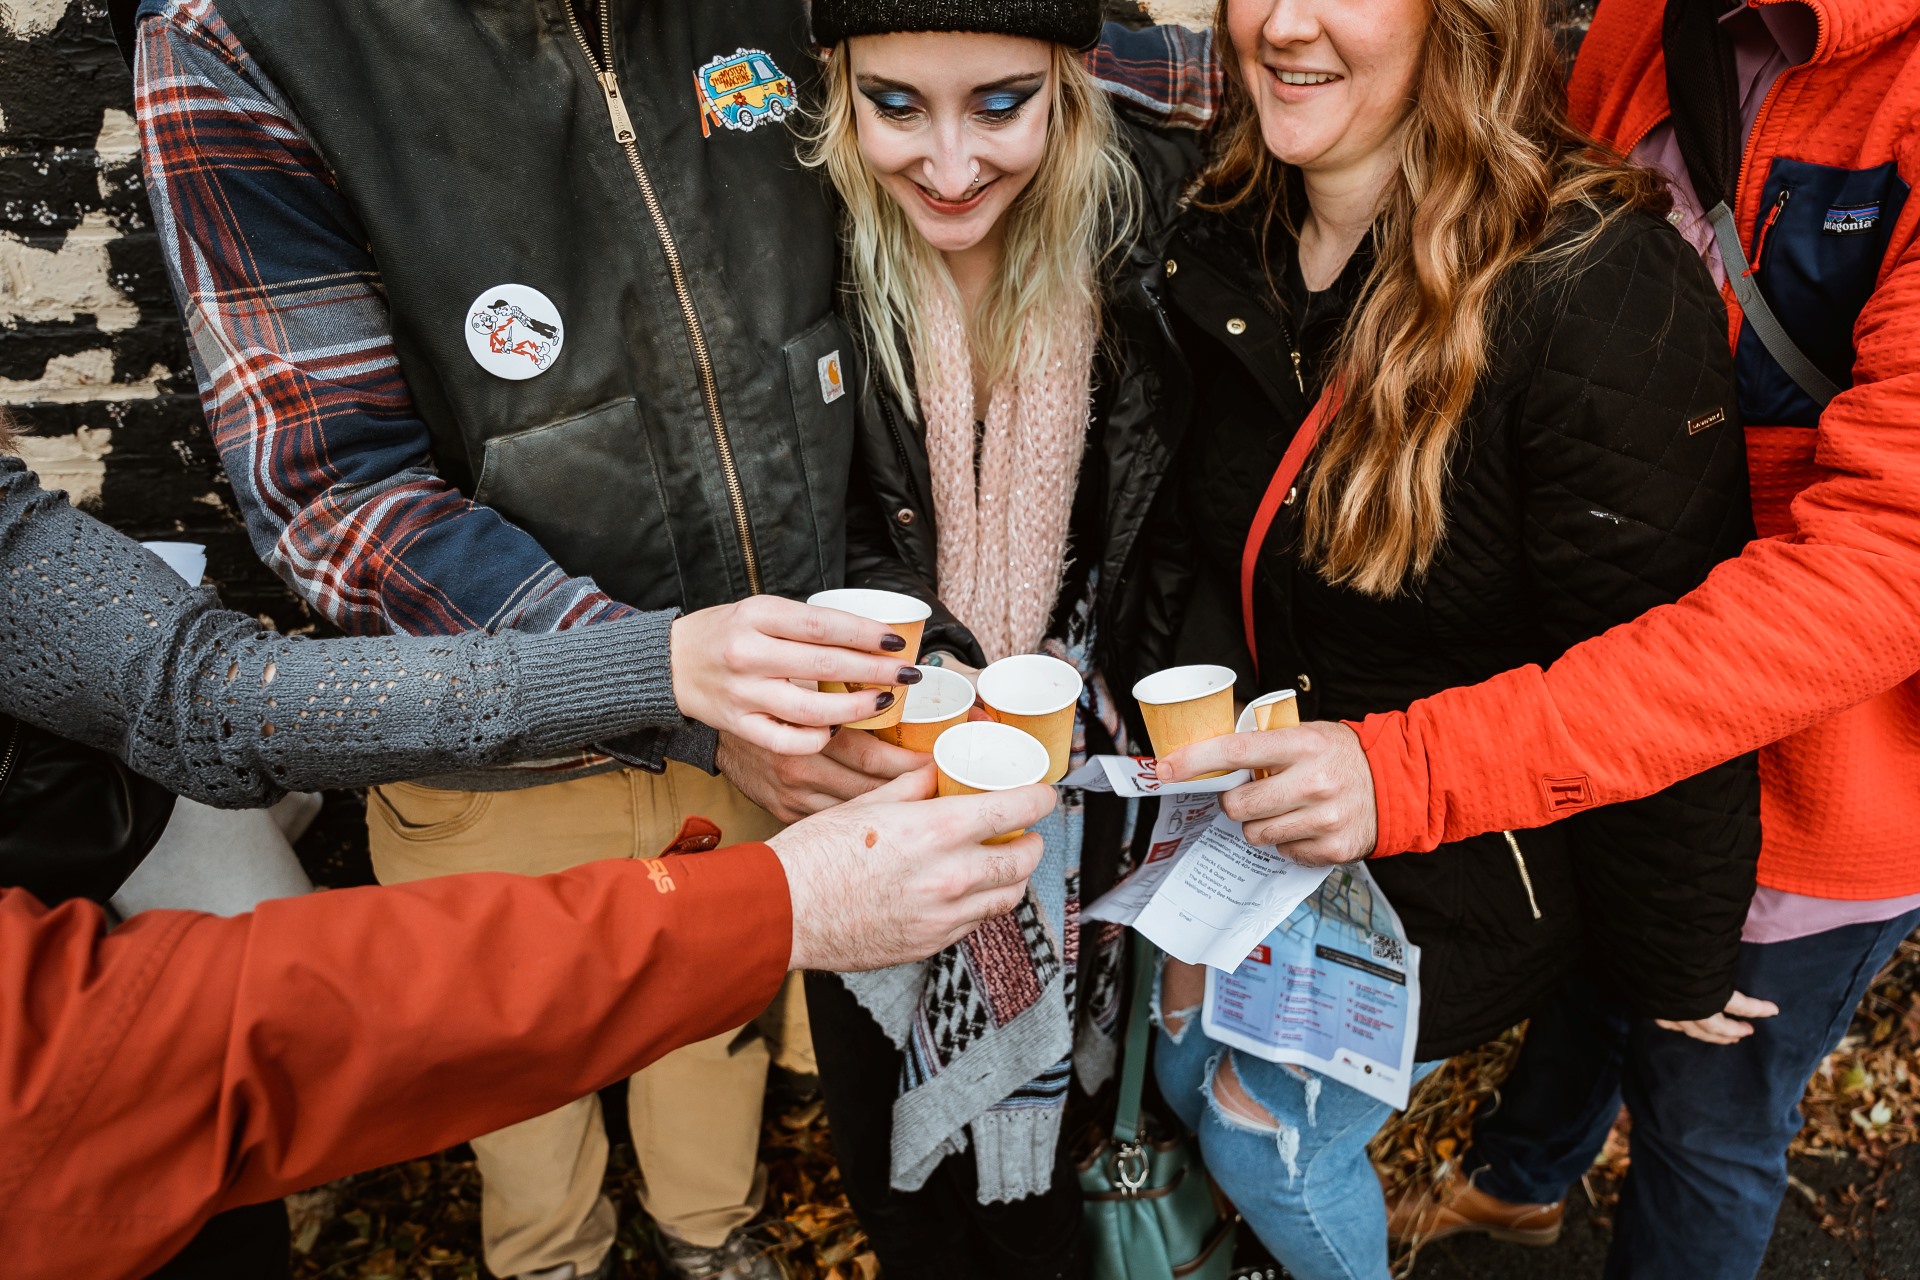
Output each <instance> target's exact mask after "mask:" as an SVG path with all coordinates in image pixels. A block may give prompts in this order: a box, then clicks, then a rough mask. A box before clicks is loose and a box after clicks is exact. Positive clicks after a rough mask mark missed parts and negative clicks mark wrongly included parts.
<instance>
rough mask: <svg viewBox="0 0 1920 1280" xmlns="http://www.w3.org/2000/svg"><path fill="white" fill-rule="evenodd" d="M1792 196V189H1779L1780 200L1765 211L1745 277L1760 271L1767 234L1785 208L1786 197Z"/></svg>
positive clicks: (1754, 239)
mask: <svg viewBox="0 0 1920 1280" xmlns="http://www.w3.org/2000/svg"><path fill="white" fill-rule="evenodd" d="M1792 194H1793V188H1792V187H1782V188H1780V198H1779V199H1778V200H1775V201H1774V202H1773V208H1772V209H1770V210H1768V211H1767V220H1766V221H1765V222H1762V223H1761V224H1760V234H1759V235H1757V236H1755V237H1754V238H1753V261H1752V262H1750V263H1748V264H1747V270H1746V274H1747V275H1752V274H1753V273H1754V272H1756V271H1758V270H1759V269H1760V255H1761V254H1763V253H1765V252H1766V251H1767V232H1769V231H1771V230H1773V224H1774V223H1776V222H1778V221H1780V213H1781V211H1782V210H1783V209H1785V208H1786V207H1787V197H1788V196H1790V195H1792Z"/></svg>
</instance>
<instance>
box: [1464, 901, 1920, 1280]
mask: <svg viewBox="0 0 1920 1280" xmlns="http://www.w3.org/2000/svg"><path fill="white" fill-rule="evenodd" d="M1916 927H1920V911H1915V912H1911V913H1909V914H1907V915H1904V916H1900V917H1897V918H1896V919H1893V920H1888V921H1884V922H1882V923H1879V924H1862V925H1848V926H1846V927H1845V928H1841V929H1832V930H1829V931H1827V932H1825V933H1817V934H1813V935H1812V936H1810V937H1805V938H1795V939H1793V940H1792V941H1789V942H1773V943H1765V944H1752V943H1749V944H1745V945H1743V946H1742V947H1741V948H1740V964H1739V968H1738V970H1737V971H1736V974H1735V978H1734V986H1735V987H1736V988H1738V989H1739V990H1740V991H1743V992H1745V993H1746V994H1747V995H1750V996H1754V997H1756V998H1758V999H1762V1000H1771V1001H1773V1002H1774V1003H1775V1004H1777V1005H1779V1006H1780V1013H1779V1014H1778V1016H1776V1017H1772V1018H1761V1019H1755V1020H1754V1033H1753V1034H1752V1035H1751V1036H1748V1037H1747V1038H1746V1039H1745V1040H1742V1041H1740V1042H1739V1043H1738V1044H1734V1045H1725V1046H1722V1045H1711V1044H1703V1043H1702V1042H1700V1041H1698V1040H1693V1039H1689V1038H1688V1037H1686V1036H1684V1035H1681V1034H1680V1033H1678V1032H1674V1031H1663V1030H1662V1029H1660V1028H1659V1027H1658V1026H1655V1025H1654V1023H1653V1022H1652V1020H1650V1019H1647V1018H1634V1017H1629V1016H1627V1015H1626V1014H1625V1012H1624V1011H1622V1010H1621V1009H1619V1008H1617V1007H1614V1006H1610V1005H1608V1004H1607V1003H1605V1002H1604V1001H1602V1000H1601V999H1600V998H1599V996H1598V995H1597V993H1596V992H1595V991H1594V989H1593V987H1592V986H1591V985H1590V984H1588V983H1586V982H1584V981H1582V980H1575V981H1573V982H1570V983H1569V984H1568V985H1567V986H1566V987H1565V988H1564V989H1562V991H1561V992H1560V994H1559V995H1558V996H1557V997H1556V998H1555V999H1554V1001H1553V1002H1552V1003H1551V1004H1550V1005H1549V1006H1548V1007H1547V1008H1546V1009H1544V1010H1542V1011H1541V1012H1540V1014H1539V1015H1538V1016H1536V1017H1535V1018H1534V1019H1533V1022H1532V1024H1531V1026H1530V1027H1529V1028H1528V1030H1527V1039H1526V1044H1525V1045H1524V1046H1523V1047H1522V1048H1521V1051H1520V1058H1519V1061H1518V1062H1517V1063H1516V1064H1515V1066H1514V1070H1513V1074H1512V1076H1511V1077H1509V1078H1508V1080H1507V1083H1506V1086H1505V1087H1504V1088H1503V1089H1502V1090H1501V1096H1500V1105H1499V1107H1498V1108H1497V1109H1496V1110H1495V1111H1493V1112H1492V1113H1491V1114H1490V1115H1488V1116H1487V1117H1486V1118H1485V1119H1484V1120H1482V1121H1481V1122H1480V1123H1479V1124H1477V1125H1476V1126H1475V1129H1474V1146H1473V1150H1472V1152H1471V1153H1470V1155H1469V1156H1468V1165H1469V1168H1470V1169H1471V1168H1477V1169H1479V1170H1480V1172H1479V1177H1478V1185H1479V1187H1480V1188H1481V1189H1482V1190H1484V1191H1486V1192H1488V1193H1489V1194H1492V1195H1495V1196H1498V1197H1500V1198H1501V1199H1502V1200H1509V1201H1514V1202H1517V1203H1524V1204H1547V1203H1551V1202H1552V1201H1555V1200H1558V1199H1560V1198H1561V1197H1562V1196H1564V1195H1566V1194H1567V1192H1568V1190H1569V1189H1571V1188H1572V1186H1573V1184H1574V1183H1575V1182H1576V1181H1578V1179H1579V1177H1580V1175H1581V1174H1583V1173H1585V1172H1586V1170H1587V1168H1588V1167H1589V1166H1590V1165H1591V1164H1592V1163H1593V1160H1594V1157H1595V1156H1597V1155H1598V1154H1599V1152H1600V1148H1601V1146H1602V1145H1603V1144H1604V1143H1605V1141H1606V1137H1607V1130H1608V1129H1609V1128H1610V1127H1611V1126H1612V1124H1613V1118H1614V1115H1615V1114H1616V1113H1617V1112H1618V1111H1619V1108H1620V1103H1621V1101H1622V1100H1623V1099H1624V1101H1625V1102H1626V1104H1627V1110H1628V1111H1629V1112H1631V1113H1632V1115H1633V1167H1632V1170H1631V1172H1629V1174H1628V1175H1627V1181H1626V1186H1625V1188H1624V1189H1623V1192H1622V1196H1621V1201H1620V1212H1619V1215H1618V1218H1617V1220H1616V1226H1615V1228H1614V1236H1613V1246H1612V1248H1611V1250H1610V1251H1609V1253H1608V1255H1607V1269H1606V1274H1607V1277H1608V1280H1627V1277H1631V1278H1632V1280H1752V1278H1753V1276H1754V1274H1755V1273H1756V1272H1758V1271H1759V1269H1760V1260H1761V1258H1762V1257H1764V1256H1765V1254H1766V1251H1767V1242H1768V1240H1769V1239H1770V1238H1771V1237H1772V1235H1773V1220H1774V1218H1775V1216H1776V1215H1777V1214H1778V1212H1779V1208H1780V1197H1781V1196H1782V1195H1783V1194H1784V1193H1785V1191H1786V1189H1787V1144H1788V1143H1789V1142H1790V1141H1792V1139H1793V1136H1794V1135H1795V1134H1796V1133H1798V1132H1799V1131H1800V1098H1801V1095H1802V1094H1803V1093H1804V1092H1805V1090H1806V1085H1807V1080H1808V1079H1809V1078H1810V1077H1811V1076H1812V1075H1813V1072H1814V1070H1815V1068H1817V1067H1818V1066H1819V1065H1820V1061H1821V1059H1823V1058H1825V1057H1826V1055H1827V1054H1828V1053H1831V1052H1832V1051H1833V1048H1834V1046H1835V1045H1837V1044H1838V1043H1839V1042H1840V1038H1841V1036H1843V1035H1845V1034H1846V1030H1847V1025H1848V1022H1849V1021H1850V1020H1851V1018H1852V1017H1853V1011H1854V1008H1855V1007H1856V1006H1857V1005H1858V1004H1859V1003H1860V998H1861V997H1862V996H1863V995H1865V994H1866V990H1867V987H1868V985H1869V984H1870V983H1871V982H1872V981H1873V977H1874V974H1875V973H1877V972H1878V971H1879V969H1880V967H1881V966H1882V965H1883V964H1885V963H1886V962H1887V960H1888V958H1889V957H1890V956H1892V954H1893V952H1894V949H1895V948H1896V947H1898V946H1899V945H1900V941H1901V940H1902V939H1903V938H1905V937H1907V935H1909V934H1911V933H1912V932H1913V931H1914V929H1915V928H1916Z"/></svg>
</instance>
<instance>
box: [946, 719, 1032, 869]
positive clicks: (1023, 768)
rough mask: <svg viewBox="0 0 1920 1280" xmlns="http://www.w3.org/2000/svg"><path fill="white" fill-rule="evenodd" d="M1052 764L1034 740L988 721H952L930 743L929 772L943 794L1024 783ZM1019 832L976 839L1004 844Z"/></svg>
mask: <svg viewBox="0 0 1920 1280" xmlns="http://www.w3.org/2000/svg"><path fill="white" fill-rule="evenodd" d="M1052 763H1053V760H1052V757H1050V756H1049V755H1047V749H1046V747H1044V746H1043V745H1041V743H1040V740H1039V739H1038V738H1036V737H1034V736H1033V735H1032V734H1030V733H1027V732H1025V731H1024V730H1021V729H1016V728H1014V727H1013V726H1012V725H1005V724H1000V723H998V722H996V721H993V720H969V721H967V722H966V723H965V724H957V725H955V726H953V728H951V729H949V730H947V731H946V732H945V733H943V734H941V735H940V739H939V741H937V742H935V743H934V744H933V765H934V772H935V774H936V775H937V777H938V790H939V794H941V795H943V796H969V795H977V794H979V793H980V792H983V791H1011V790H1013V789H1014V788H1015V787H1029V786H1032V785H1033V784H1034V783H1036V782H1038V781H1040V780H1041V779H1042V778H1044V777H1046V776H1047V770H1048V768H1049V767H1051V766H1052ZM1024 830H1025V828H1024V827H1023V828H1021V831H1024ZM1021 831H1009V832H1007V833H1006V834H1004V835H999V836H995V837H994V838H993V839H991V840H985V841H982V842H981V843H983V844H1005V843H1006V842H1007V841H1009V840H1011V839H1013V838H1014V837H1015V836H1017V835H1019V834H1021Z"/></svg>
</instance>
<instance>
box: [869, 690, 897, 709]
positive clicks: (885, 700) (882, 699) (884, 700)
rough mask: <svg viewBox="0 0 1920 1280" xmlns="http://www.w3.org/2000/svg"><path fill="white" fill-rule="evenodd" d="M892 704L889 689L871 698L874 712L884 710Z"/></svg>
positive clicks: (891, 691) (891, 692) (891, 694)
mask: <svg viewBox="0 0 1920 1280" xmlns="http://www.w3.org/2000/svg"><path fill="white" fill-rule="evenodd" d="M892 705H893V690H891V689H889V690H887V691H886V692H885V693H883V694H881V695H880V696H879V697H877V698H875V699H874V700H873V709H874V712H875V713H876V714H877V713H879V712H882V711H885V710H886V709H887V708H888V707H890V706H892Z"/></svg>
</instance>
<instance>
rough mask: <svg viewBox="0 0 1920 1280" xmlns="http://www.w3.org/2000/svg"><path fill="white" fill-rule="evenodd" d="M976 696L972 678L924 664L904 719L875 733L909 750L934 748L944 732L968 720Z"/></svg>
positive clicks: (911, 692)
mask: <svg viewBox="0 0 1920 1280" xmlns="http://www.w3.org/2000/svg"><path fill="white" fill-rule="evenodd" d="M973 697H974V693H973V684H972V682H971V681H969V680H968V679H967V678H966V677H965V676H963V675H961V674H960V673H959V672H957V671H948V670H947V669H946V668H944V667H921V668H920V683H919V684H916V685H913V686H912V687H911V688H909V689H908V690H907V700H906V707H905V709H904V711H903V712H902V713H901V716H900V722H899V723H898V724H896V725H892V726H890V727H888V728H885V729H875V730H874V736H875V737H876V738H879V739H880V740H881V741H882V742H888V743H892V744H893V745H894V746H896V747H905V748H906V749H907V750H908V751H919V752H928V751H932V750H933V744H934V743H935V742H937V741H938V740H939V738H940V735H941V734H943V733H945V732H946V731H947V730H948V729H951V728H953V726H955V725H957V724H965V723H966V720H967V713H968V712H969V711H972V710H973Z"/></svg>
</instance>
